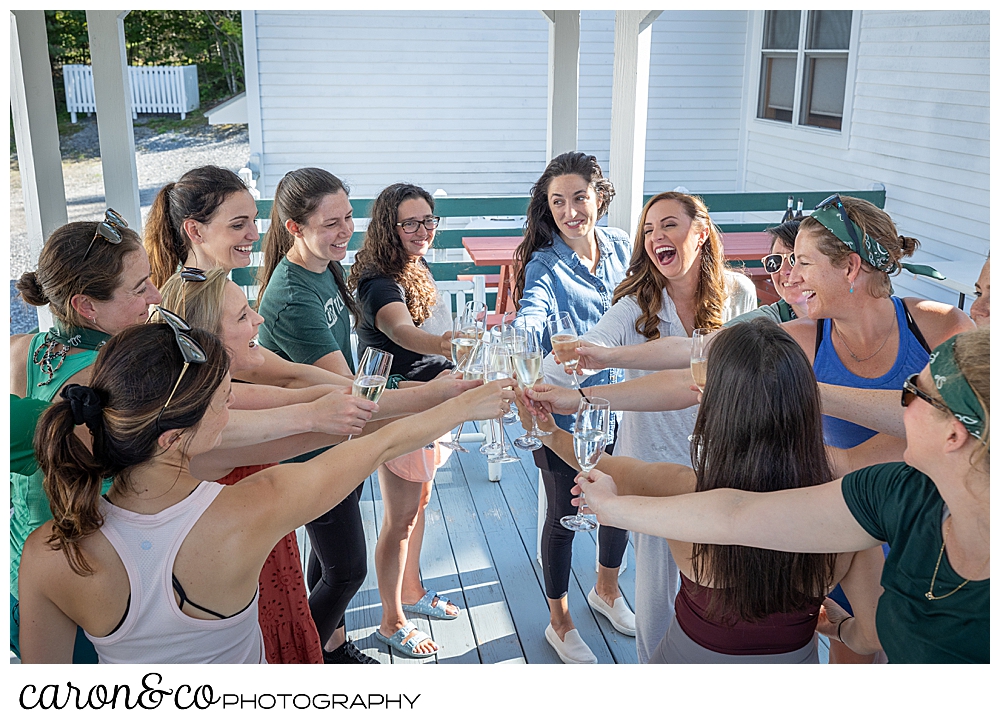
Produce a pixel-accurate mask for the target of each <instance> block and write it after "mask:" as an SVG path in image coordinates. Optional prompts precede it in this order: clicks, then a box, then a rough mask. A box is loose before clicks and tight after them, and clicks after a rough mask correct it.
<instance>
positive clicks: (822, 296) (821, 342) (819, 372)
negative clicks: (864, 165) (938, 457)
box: [784, 196, 974, 662]
mask: <svg viewBox="0 0 1000 724" xmlns="http://www.w3.org/2000/svg"><path fill="white" fill-rule="evenodd" d="M918 244H919V242H918V241H917V240H916V239H913V238H911V237H907V236H901V235H900V234H899V233H898V232H897V230H896V226H895V224H894V223H893V221H892V219H891V218H890V217H889V215H888V214H886V213H885V212H884V211H882V210H881V209H879V208H878V207H877V206H875V205H874V204H871V203H869V202H867V201H864V200H862V199H856V198H852V197H850V196H845V197H840V196H832V197H830V198H829V199H827V200H826V201H824V202H823V203H821V204H820V205H819V206H817V207H816V210H815V211H814V212H813V213H812V216H810V217H809V218H806V219H804V220H803V221H802V224H801V225H800V226H799V233H798V235H797V236H796V238H795V266H794V269H793V271H792V275H791V277H790V278H789V282H790V283H791V284H797V285H799V287H800V288H801V290H802V294H803V296H804V297H805V300H806V311H807V314H808V317H807V318H805V319H798V320H794V321H792V322H788V323H787V324H785V325H784V327H785V329H786V330H788V332H789V333H790V334H792V336H793V337H795V339H796V341H798V342H799V344H800V345H802V348H803V349H804V350H805V351H806V354H807V355H809V356H811V358H812V363H813V370H814V371H815V372H816V379H817V381H819V382H826V383H830V384H834V385H841V386H845V387H856V388H861V389H878V390H886V389H893V390H898V389H900V388H902V386H903V381H904V380H905V379H906V378H907V377H908V376H910V375H911V374H914V373H915V372H919V371H920V370H921V369H923V368H924V366H925V365H926V364H927V360H928V357H929V355H930V350H931V349H933V348H934V347H936V346H937V345H939V344H941V343H942V342H944V341H945V340H946V339H948V338H950V337H952V336H954V335H955V334H958V333H959V332H964V331H966V330H968V329H972V328H973V327H974V325H973V323H972V320H970V319H969V317H968V316H967V315H966V314H965V313H964V312H962V311H961V310H960V309H957V308H955V307H953V306H950V305H948V304H942V303H940V302H932V301H928V300H926V299H918V298H915V297H907V298H905V299H903V298H900V297H895V296H893V295H892V283H891V281H890V279H889V275H890V274H893V273H896V272H897V271H898V270H899V261H900V259H902V258H903V257H905V256H910V255H912V254H913V252H914V251H915V250H916V249H917V246H918ZM823 433H824V438H825V442H826V444H827V445H829V446H831V447H835V448H853V447H856V446H858V445H860V444H862V443H864V442H866V441H867V440H868V439H869V438H872V437H874V436H875V435H876V432H875V431H874V430H870V429H868V428H866V427H862V426H860V425H856V424H854V423H851V422H847V421H845V420H841V419H838V418H835V417H829V416H824V417H823ZM902 448H903V441H902V440H900V441H899V449H900V452H901V451H902ZM833 598H834V599H835V600H838V602H839V603H841V604H842V605H847V606H849V604H847V601H846V599H843V598H839V599H838V597H837V596H836V595H834V596H833ZM852 656H853V654H852V653H851V652H850V651H849V650H848V649H847V648H846V647H843V645H842V644H839V643H837V642H832V644H831V650H830V659H831V662H837V661H847V660H848V659H850V658H851V657H852Z"/></svg>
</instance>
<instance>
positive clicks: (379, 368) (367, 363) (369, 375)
mask: <svg viewBox="0 0 1000 724" xmlns="http://www.w3.org/2000/svg"><path fill="white" fill-rule="evenodd" d="M390 369H392V354H390V353H389V352H386V351H385V350H382V349H378V348H376V347H369V348H368V349H366V350H365V353H364V354H363V355H362V356H361V362H359V363H358V373H357V374H356V375H355V376H354V384H353V385H351V394H352V395H354V396H355V397H362V398H364V399H366V400H371V401H372V402H378V398H380V397H381V396H382V392H383V391H384V390H385V383H386V382H387V381H388V379H389V370H390ZM352 437H354V435H350V436H348V438H347V439H348V440H350V439H351V438H352Z"/></svg>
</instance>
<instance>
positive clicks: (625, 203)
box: [608, 10, 662, 234]
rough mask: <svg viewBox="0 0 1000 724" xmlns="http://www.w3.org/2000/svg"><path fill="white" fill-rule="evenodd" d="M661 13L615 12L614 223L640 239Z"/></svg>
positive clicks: (611, 166) (611, 218) (610, 166)
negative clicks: (653, 49)
mask: <svg viewBox="0 0 1000 724" xmlns="http://www.w3.org/2000/svg"><path fill="white" fill-rule="evenodd" d="M661 12H662V11H661V10H617V11H615V63H614V75H613V80H612V88H611V157H610V159H609V163H608V177H609V178H610V179H611V180H612V181H613V182H614V185H615V192H616V193H615V200H614V202H612V204H611V211H610V212H609V214H608V223H609V224H610V225H611V226H617V227H618V228H620V229H624V230H625V231H627V232H628V233H629V234H633V233H635V229H636V225H637V224H638V223H639V214H640V213H641V212H642V188H643V179H644V177H645V171H646V110H647V106H648V102H649V51H650V41H651V39H652V34H653V30H652V24H653V21H654V20H656V18H657V17H659V15H660V13H661Z"/></svg>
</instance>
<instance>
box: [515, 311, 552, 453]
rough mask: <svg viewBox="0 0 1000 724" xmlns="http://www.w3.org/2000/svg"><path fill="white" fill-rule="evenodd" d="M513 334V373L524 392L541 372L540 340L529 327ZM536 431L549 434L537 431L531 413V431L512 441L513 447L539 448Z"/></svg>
mask: <svg viewBox="0 0 1000 724" xmlns="http://www.w3.org/2000/svg"><path fill="white" fill-rule="evenodd" d="M515 332H516V335H517V336H516V337H515V342H514V371H515V372H516V373H517V381H518V382H519V383H520V384H521V389H522V390H525V389H527V388H529V387H531V386H532V385H533V384H535V382H537V381H538V376H539V375H540V374H541V372H542V340H541V338H540V337H539V335H538V332H537V331H536V330H534V329H531V328H530V327H526V328H522V329H517V328H515ZM529 410H530V408H529ZM536 430H537V431H538V432H539V433H542V434H544V435H550V434H551V433H548V432H543V431H542V430H539V429H538V420H537V419H535V414H534V412H532V413H531V430H528V431H527V432H525V433H524V434H523V435H521V437H519V438H517V439H516V440H514V445H516V446H517V447H519V448H521V449H522V450H537V449H538V448H540V447H541V446H542V441H541V440H539V439H538V435H537V434H536V432H535V431H536Z"/></svg>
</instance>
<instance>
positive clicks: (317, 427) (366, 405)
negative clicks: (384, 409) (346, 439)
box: [309, 387, 378, 435]
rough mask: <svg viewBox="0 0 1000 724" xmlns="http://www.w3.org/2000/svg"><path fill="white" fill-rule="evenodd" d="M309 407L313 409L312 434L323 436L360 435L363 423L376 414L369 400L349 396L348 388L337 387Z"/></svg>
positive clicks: (374, 405) (376, 406)
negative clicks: (318, 433)
mask: <svg viewBox="0 0 1000 724" xmlns="http://www.w3.org/2000/svg"><path fill="white" fill-rule="evenodd" d="M309 405H310V406H311V407H312V409H313V415H314V417H313V425H312V429H313V432H320V433H323V434H325V435H360V434H361V432H362V430H363V429H364V427H365V423H366V422H368V421H369V420H371V419H372V415H374V414H375V413H376V412H378V405H377V404H376V403H374V402H372V401H371V400H366V399H364V398H362V397H354V396H353V395H351V390H350V388H349V387H338V388H336V389H334V390H333V391H331V392H329V393H327V394H325V395H323V396H322V397H319V398H317V399H315V400H313V401H312V402H310V403H309Z"/></svg>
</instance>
